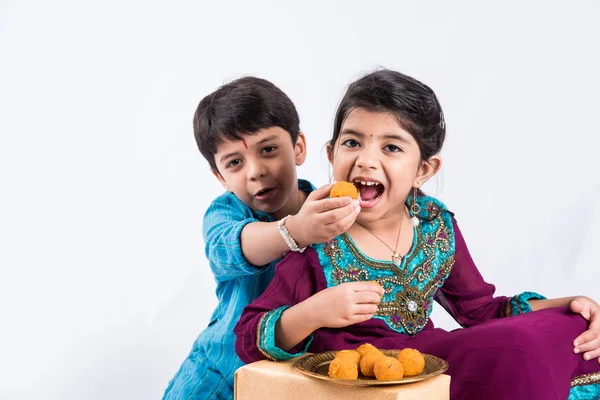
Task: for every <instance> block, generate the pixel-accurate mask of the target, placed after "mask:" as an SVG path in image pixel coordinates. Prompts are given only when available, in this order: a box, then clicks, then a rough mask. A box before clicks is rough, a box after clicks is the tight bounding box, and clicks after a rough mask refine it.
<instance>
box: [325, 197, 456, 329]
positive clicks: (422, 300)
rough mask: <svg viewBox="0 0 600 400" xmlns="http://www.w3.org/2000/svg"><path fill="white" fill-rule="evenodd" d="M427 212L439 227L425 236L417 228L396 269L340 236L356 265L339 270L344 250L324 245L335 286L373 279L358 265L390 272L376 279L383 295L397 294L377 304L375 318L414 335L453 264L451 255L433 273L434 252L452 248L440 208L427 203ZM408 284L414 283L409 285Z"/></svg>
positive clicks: (344, 235) (394, 266) (423, 322)
mask: <svg viewBox="0 0 600 400" xmlns="http://www.w3.org/2000/svg"><path fill="white" fill-rule="evenodd" d="M427 211H428V212H430V214H431V217H433V219H432V220H430V222H431V223H433V222H434V221H435V222H437V225H438V226H437V228H436V229H435V231H434V232H432V233H428V234H424V233H423V231H422V228H421V227H422V224H421V225H419V226H418V227H417V229H416V233H415V234H416V235H417V240H416V242H415V249H414V250H413V251H412V252H411V253H410V255H408V256H407V258H406V259H405V260H404V262H403V263H402V264H401V265H400V266H396V265H395V264H393V263H392V262H379V261H375V260H371V259H369V258H367V257H365V256H364V255H363V254H362V253H361V252H360V250H358V248H356V246H355V245H354V243H353V241H352V240H351V239H350V237H349V236H348V235H347V234H343V235H341V236H340V239H341V240H342V242H343V243H344V244H345V246H346V248H348V249H349V250H350V252H351V254H352V256H353V257H354V259H355V260H356V262H357V265H358V266H357V265H354V264H349V265H347V266H344V267H342V266H340V265H339V264H340V261H341V259H342V256H343V251H342V250H341V249H340V247H339V246H338V241H337V240H333V241H331V242H328V243H325V244H324V253H325V255H326V256H327V257H328V258H329V261H330V262H331V265H332V267H333V271H332V274H333V276H332V278H333V281H334V282H335V284H340V283H343V282H353V281H368V280H372V279H370V277H369V271H368V270H367V269H366V268H360V265H361V264H362V265H366V266H368V267H370V268H372V269H375V270H380V271H389V272H391V275H390V276H380V277H377V279H375V280H376V281H377V282H378V283H379V284H380V285H381V286H383V288H384V292H385V294H390V293H393V292H396V295H395V298H394V300H391V301H384V302H382V303H380V305H379V311H378V312H377V314H376V315H377V316H380V317H386V320H387V321H388V323H389V324H390V325H391V326H393V327H395V328H396V329H399V328H403V329H404V331H405V332H406V333H408V334H410V335H415V334H416V333H417V332H419V331H420V330H421V329H423V327H424V326H425V325H426V324H427V322H428V321H429V314H430V309H431V306H432V300H433V295H434V294H435V292H436V290H437V289H438V288H439V287H440V286H441V285H442V283H443V282H444V280H445V278H446V276H448V274H449V273H450V270H451V269H452V267H453V265H454V255H451V256H449V257H448V259H447V260H445V261H444V262H443V263H442V264H441V265H440V266H439V267H438V268H437V271H436V268H435V267H434V264H433V263H434V260H435V258H436V250H439V251H440V252H442V253H447V252H448V251H449V250H450V248H451V244H452V242H451V240H452V238H451V237H450V233H449V232H450V231H449V229H448V228H447V226H446V224H445V223H444V221H443V219H442V213H441V212H440V208H439V207H438V206H437V205H436V204H434V203H430V204H428V206H427ZM421 252H422V254H424V255H425V260H424V261H422V262H421V263H420V265H418V266H416V268H414V269H413V270H412V272H410V274H409V273H408V269H409V268H407V266H408V265H411V263H414V262H415V259H416V257H417V256H419V254H420V253H421ZM401 267H403V268H401ZM426 280H428V281H427V283H426V284H425V286H424V287H423V289H418V288H416V287H415V284H416V283H422V282H424V281H426ZM415 281H416V282H415ZM411 282H413V284H412V285H411Z"/></svg>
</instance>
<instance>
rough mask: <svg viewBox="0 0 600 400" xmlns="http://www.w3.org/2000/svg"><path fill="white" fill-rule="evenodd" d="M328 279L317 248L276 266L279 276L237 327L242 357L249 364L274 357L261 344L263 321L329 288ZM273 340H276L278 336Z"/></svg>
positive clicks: (248, 306) (276, 275)
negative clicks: (326, 283)
mask: <svg viewBox="0 0 600 400" xmlns="http://www.w3.org/2000/svg"><path fill="white" fill-rule="evenodd" d="M318 272H320V275H319V274H318ZM324 280H325V278H324V277H323V276H322V270H321V266H320V264H319V259H318V256H317V254H316V252H315V250H314V249H312V248H308V249H306V251H305V252H304V253H297V252H292V253H288V254H287V255H286V256H285V257H284V258H283V260H281V261H280V262H279V264H277V266H276V267H275V277H274V278H273V281H272V282H271V284H270V285H269V286H268V287H267V289H266V290H265V292H264V293H263V294H262V295H261V296H260V297H259V298H258V299H256V300H254V301H253V302H252V304H250V305H247V306H246V307H245V308H244V311H243V312H242V316H241V318H240V320H239V321H238V323H237V324H236V326H235V330H234V332H235V335H236V341H235V351H236V352H237V354H238V356H239V357H240V359H241V360H242V361H244V362H245V363H250V362H254V361H258V360H262V359H265V358H269V359H273V358H274V357H272V356H271V355H270V354H269V352H268V351H265V348H264V346H261V345H260V342H261V337H263V336H264V335H265V334H266V333H265V332H262V331H261V332H259V329H260V330H265V331H266V330H267V329H266V328H265V321H263V320H264V319H265V316H267V315H268V314H273V313H274V312H275V313H276V312H277V310H278V309H281V308H282V307H288V306H289V307H291V306H294V305H296V304H298V303H300V302H302V301H304V300H306V299H307V298H309V297H310V296H312V295H313V294H315V293H316V292H317V291H318V290H320V288H321V289H322V288H323V287H325V282H324ZM280 313H281V312H279V315H280ZM274 323H275V321H273V324H274ZM269 332H270V335H273V333H274V330H273V329H269ZM269 339H270V340H271V342H273V341H274V337H270V338H269ZM307 342H308V338H307V339H306V340H304V341H303V342H302V343H299V344H298V345H297V346H296V347H295V348H294V349H292V350H291V351H290V352H291V353H294V352H297V351H298V349H302V348H303V347H306V344H307ZM275 358H277V357H275Z"/></svg>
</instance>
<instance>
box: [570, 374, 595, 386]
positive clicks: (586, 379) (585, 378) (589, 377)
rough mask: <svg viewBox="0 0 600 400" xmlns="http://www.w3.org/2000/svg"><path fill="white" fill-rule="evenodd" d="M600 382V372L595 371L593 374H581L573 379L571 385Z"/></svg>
mask: <svg viewBox="0 0 600 400" xmlns="http://www.w3.org/2000/svg"><path fill="white" fill-rule="evenodd" d="M596 383H600V372H593V373H591V374H586V375H580V376H577V377H575V378H573V379H572V380H571V387H575V386H584V385H593V384H596Z"/></svg>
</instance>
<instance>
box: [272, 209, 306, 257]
mask: <svg viewBox="0 0 600 400" xmlns="http://www.w3.org/2000/svg"><path fill="white" fill-rule="evenodd" d="M289 217H290V216H289V215H288V216H287V217H284V218H282V219H281V220H280V221H279V222H278V223H277V230H278V231H279V234H280V235H281V237H282V238H283V240H285V243H286V244H287V245H288V247H289V248H290V250H291V251H298V252H300V253H304V250H306V247H298V244H297V243H296V241H295V240H294V238H293V237H292V235H290V231H288V230H287V228H286V227H285V220H286V219H288V218H289Z"/></svg>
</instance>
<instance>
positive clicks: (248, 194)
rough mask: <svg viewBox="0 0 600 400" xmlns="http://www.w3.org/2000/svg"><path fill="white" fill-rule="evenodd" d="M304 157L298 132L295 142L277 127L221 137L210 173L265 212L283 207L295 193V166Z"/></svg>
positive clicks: (301, 161)
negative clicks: (234, 138) (240, 136)
mask: <svg viewBox="0 0 600 400" xmlns="http://www.w3.org/2000/svg"><path fill="white" fill-rule="evenodd" d="M305 158H306V141H305V138H304V135H303V134H302V133H300V134H299V135H298V139H297V140H296V145H292V137H291V135H290V134H289V133H288V132H287V131H285V130H284V129H282V128H280V127H272V128H267V129H262V130H260V131H258V132H257V133H255V134H251V135H243V140H241V141H232V140H225V141H224V142H223V143H221V144H220V145H219V146H218V147H217V153H216V154H215V162H216V164H217V168H218V169H219V170H218V171H214V170H213V174H214V175H215V176H216V177H217V179H219V181H220V182H221V184H222V185H223V187H225V189H226V190H228V191H230V192H233V193H234V194H235V195H236V196H237V197H238V199H240V200H241V201H243V202H244V203H245V204H247V205H248V206H250V207H251V208H253V209H254V210H258V211H262V212H265V213H268V214H273V213H276V212H277V211H279V210H281V209H282V208H284V207H285V206H286V205H287V204H288V202H289V201H290V200H291V199H292V196H293V195H295V194H296V192H297V188H298V183H297V177H296V166H299V165H302V163H303V162H304V159H305Z"/></svg>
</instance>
